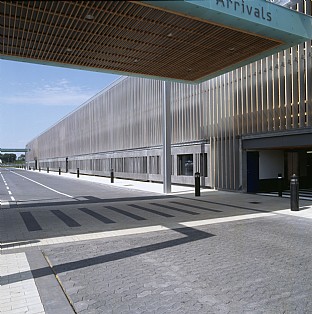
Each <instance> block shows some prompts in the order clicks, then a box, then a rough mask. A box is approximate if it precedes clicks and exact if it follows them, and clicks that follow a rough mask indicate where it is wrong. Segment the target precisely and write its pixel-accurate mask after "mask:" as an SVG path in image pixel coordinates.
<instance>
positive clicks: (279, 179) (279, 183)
mask: <svg viewBox="0 0 312 314" xmlns="http://www.w3.org/2000/svg"><path fill="white" fill-rule="evenodd" d="M277 189H278V196H279V197H282V196H283V177H282V174H281V173H279V174H278V175H277Z"/></svg>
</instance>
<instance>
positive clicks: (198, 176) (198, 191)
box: [195, 172, 200, 196]
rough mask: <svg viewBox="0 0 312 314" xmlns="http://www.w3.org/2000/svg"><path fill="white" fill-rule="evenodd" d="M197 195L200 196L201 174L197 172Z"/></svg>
mask: <svg viewBox="0 0 312 314" xmlns="http://www.w3.org/2000/svg"><path fill="white" fill-rule="evenodd" d="M195 196H200V174H199V172H195Z"/></svg>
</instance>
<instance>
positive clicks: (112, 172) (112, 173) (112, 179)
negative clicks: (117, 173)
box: [110, 169, 114, 183]
mask: <svg viewBox="0 0 312 314" xmlns="http://www.w3.org/2000/svg"><path fill="white" fill-rule="evenodd" d="M110 177H111V183H114V169H111V176H110Z"/></svg>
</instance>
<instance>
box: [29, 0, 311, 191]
mask: <svg viewBox="0 0 312 314" xmlns="http://www.w3.org/2000/svg"><path fill="white" fill-rule="evenodd" d="M296 9H297V10H299V11H301V12H304V13H306V14H309V15H311V1H300V4H299V5H297V7H296ZM311 51H312V50H311V41H308V42H305V43H303V44H300V45H298V46H294V47H292V48H290V49H287V50H284V51H282V52H279V53H277V54H274V55H272V56H269V57H267V58H264V59H261V60H259V61H256V62H254V63H251V64H249V65H246V66H244V67H241V68H238V69H236V70H233V71H231V72H229V73H226V74H223V75H221V76H218V77H216V78H212V79H210V80H207V81H204V82H202V83H199V84H186V83H180V82H171V83H170V89H171V93H170V106H171V124H172V131H171V143H172V148H171V156H172V160H171V165H172V170H171V180H172V183H177V184H190V185H191V184H194V173H195V172H200V175H201V184H202V186H205V187H211V188H216V189H227V190H240V191H247V192H260V191H274V190H276V185H277V177H278V174H282V176H283V177H284V178H285V180H284V181H285V186H287V185H288V184H289V180H290V177H291V175H292V174H296V175H298V176H299V178H300V186H301V187H303V188H312V54H311ZM229 53H239V52H236V51H235V52H231V51H229ZM163 97H164V84H163V81H161V80H156V79H149V78H139V77H130V76H129V77H128V76H127V77H121V78H120V79H119V80H117V81H116V82H114V83H113V84H112V85H110V86H109V87H107V88H105V89H104V90H103V91H102V92H100V93H98V94H97V95H95V96H94V97H93V98H91V99H90V100H89V101H87V102H86V103H84V104H83V105H81V106H80V107H79V108H78V109H77V110H75V111H74V112H72V113H71V114H69V115H68V116H66V117H64V118H63V119H62V120H61V121H59V122H58V123H57V124H55V125H54V126H52V127H51V128H49V129H48V130H47V131H45V132H44V133H42V134H41V135H39V136H38V137H37V138H35V139H33V140H32V141H31V142H29V143H28V144H27V148H28V149H29V152H27V154H26V161H27V165H28V167H31V168H33V167H35V168H37V169H38V168H39V167H40V168H41V169H46V168H47V167H49V169H50V170H55V171H58V169H59V168H61V169H62V171H64V172H65V171H66V172H72V173H75V172H76V171H77V168H79V170H80V173H81V174H90V175H91V174H93V175H99V176H109V175H110V172H111V169H113V170H114V173H115V176H116V177H119V178H129V179H135V180H144V181H155V182H162V180H163V175H162V169H163V166H162V163H163V160H162V159H163V158H162V149H163V146H162V144H163V138H162V123H163V119H162V115H163V107H162V101H163ZM77 105H78V104H77Z"/></svg>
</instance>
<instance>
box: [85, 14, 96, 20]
mask: <svg viewBox="0 0 312 314" xmlns="http://www.w3.org/2000/svg"><path fill="white" fill-rule="evenodd" d="M85 19H86V20H88V21H92V20H93V19H94V16H93V15H92V14H87V15H86V16H85Z"/></svg>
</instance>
